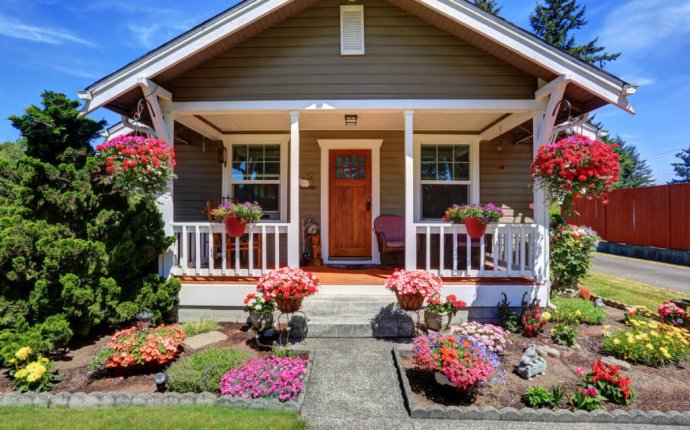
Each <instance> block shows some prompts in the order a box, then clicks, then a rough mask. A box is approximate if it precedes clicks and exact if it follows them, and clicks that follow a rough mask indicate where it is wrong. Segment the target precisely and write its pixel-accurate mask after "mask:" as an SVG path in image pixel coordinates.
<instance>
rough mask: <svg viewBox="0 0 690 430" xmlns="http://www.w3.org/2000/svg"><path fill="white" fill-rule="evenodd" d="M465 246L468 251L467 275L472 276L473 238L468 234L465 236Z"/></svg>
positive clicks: (466, 260) (466, 257) (466, 254)
mask: <svg viewBox="0 0 690 430" xmlns="http://www.w3.org/2000/svg"><path fill="white" fill-rule="evenodd" d="M465 246H466V247H467V251H466V252H465V263H466V265H467V272H465V273H467V275H466V276H470V271H471V270H472V238H471V237H470V235H469V234H468V233H466V234H465Z"/></svg>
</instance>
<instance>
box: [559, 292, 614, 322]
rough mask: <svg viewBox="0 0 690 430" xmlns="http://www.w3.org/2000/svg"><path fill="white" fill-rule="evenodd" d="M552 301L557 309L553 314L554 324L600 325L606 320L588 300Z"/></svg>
mask: <svg viewBox="0 0 690 430" xmlns="http://www.w3.org/2000/svg"><path fill="white" fill-rule="evenodd" d="M552 301H553V304H554V305H555V306H556V307H557V309H556V310H555V311H554V312H553V321H554V322H563V323H566V324H589V325H600V324H603V323H604V322H605V321H606V320H607V319H608V315H606V312H605V311H604V310H603V309H602V308H598V307H596V306H594V303H592V302H590V301H588V300H582V299H562V298H554V299H553V300H552Z"/></svg>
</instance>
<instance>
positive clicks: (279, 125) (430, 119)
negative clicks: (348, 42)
mask: <svg viewBox="0 0 690 430" xmlns="http://www.w3.org/2000/svg"><path fill="white" fill-rule="evenodd" d="M346 114H348V115H350V114H353V115H357V117H358V118H357V125H356V126H346V125H345V115H346ZM506 115H507V113H500V112H492V113H487V112H478V113H457V112H442V111H437V112H435V111H417V112H416V113H415V117H414V129H415V131H416V132H425V131H427V132H429V131H447V132H463V133H471V134H479V133H481V132H482V131H483V130H485V129H486V128H488V127H490V126H491V125H493V124H495V123H496V122H497V121H499V120H500V119H502V118H503V117H505V116H506ZM194 117H195V119H196V120H199V121H202V122H204V123H205V124H207V125H208V126H210V127H212V128H213V129H215V130H216V131H217V132H218V133H219V134H233V133H242V132H262V131H265V132H269V131H270V132H274V131H282V130H289V128H290V115H289V114H288V112H227V113H222V114H220V113H219V114H204V115H194ZM404 128H405V124H404V117H403V114H402V112H401V111H377V112H366V111H365V112H357V111H353V112H349V111H348V112H344V111H336V112H333V111H330V112H323V111H319V112H302V113H301V114H300V129H301V130H352V131H355V130H403V129H404ZM505 131H508V130H505Z"/></svg>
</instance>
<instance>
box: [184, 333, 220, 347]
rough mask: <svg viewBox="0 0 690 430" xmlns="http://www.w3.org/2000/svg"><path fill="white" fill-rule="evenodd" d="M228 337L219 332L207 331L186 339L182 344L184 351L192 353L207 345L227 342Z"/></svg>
mask: <svg viewBox="0 0 690 430" xmlns="http://www.w3.org/2000/svg"><path fill="white" fill-rule="evenodd" d="M227 338H228V336H226V335H225V334H224V333H221V332H219V331H209V332H207V333H201V334H197V335H196V336H192V337H188V338H187V339H185V341H184V342H183V343H182V345H183V346H184V347H185V349H188V350H190V351H193V350H195V349H201V348H204V347H206V346H209V345H213V344H215V343H218V342H222V341H224V340H227Z"/></svg>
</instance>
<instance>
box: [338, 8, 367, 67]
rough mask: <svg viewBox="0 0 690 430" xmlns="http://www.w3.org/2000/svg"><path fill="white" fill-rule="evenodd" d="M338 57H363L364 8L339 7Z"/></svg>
mask: <svg viewBox="0 0 690 430" xmlns="http://www.w3.org/2000/svg"><path fill="white" fill-rule="evenodd" d="M340 55H364V6H362V5H348V6H340Z"/></svg>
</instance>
